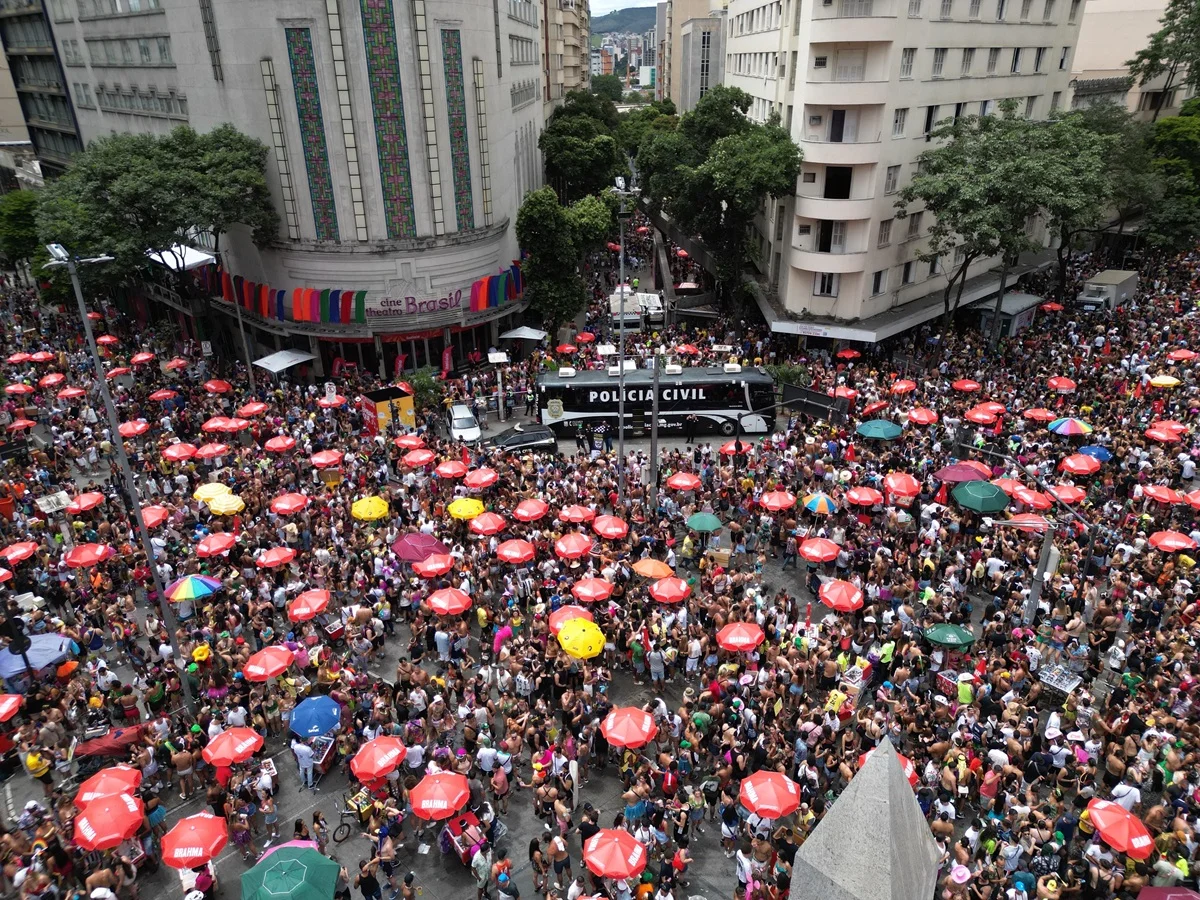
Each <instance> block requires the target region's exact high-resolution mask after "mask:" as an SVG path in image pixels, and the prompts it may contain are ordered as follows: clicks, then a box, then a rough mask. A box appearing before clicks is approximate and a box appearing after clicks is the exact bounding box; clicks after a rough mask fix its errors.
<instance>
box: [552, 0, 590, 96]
mask: <svg viewBox="0 0 1200 900" xmlns="http://www.w3.org/2000/svg"><path fill="white" fill-rule="evenodd" d="M559 2H560V3H561V4H562V8H563V88H564V89H565V90H568V91H578V90H587V88H588V85H589V84H590V83H591V50H592V30H591V16H590V15H589V13H588V0H559Z"/></svg>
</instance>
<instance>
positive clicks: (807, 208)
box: [796, 195, 875, 222]
mask: <svg viewBox="0 0 1200 900" xmlns="http://www.w3.org/2000/svg"><path fill="white" fill-rule="evenodd" d="M874 203H875V198H874V197H863V198H861V199H857V200H827V199H825V198H824V197H805V196H803V195H798V196H797V197H796V215H798V216H803V217H804V218H806V219H829V220H830V221H833V222H844V221H850V220H852V219H869V218H871V215H872V214H873V212H874Z"/></svg>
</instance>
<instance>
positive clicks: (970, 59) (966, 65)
mask: <svg viewBox="0 0 1200 900" xmlns="http://www.w3.org/2000/svg"><path fill="white" fill-rule="evenodd" d="M974 62H975V48H974V47H965V48H964V49H963V55H962V68H961V69H960V70H959V74H960V75H962V76H963V77H964V78H965V77H966V76H967V75H970V74H971V64H972V63H974Z"/></svg>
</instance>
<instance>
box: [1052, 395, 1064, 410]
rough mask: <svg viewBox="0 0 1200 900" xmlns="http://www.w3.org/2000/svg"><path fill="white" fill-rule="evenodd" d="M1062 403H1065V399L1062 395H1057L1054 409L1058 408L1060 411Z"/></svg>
mask: <svg viewBox="0 0 1200 900" xmlns="http://www.w3.org/2000/svg"><path fill="white" fill-rule="evenodd" d="M1064 402H1066V398H1065V397H1063V395H1062V394H1059V395H1058V402H1057V403H1055V404H1054V405H1055V406H1056V407H1058V408H1059V409H1062V408H1063V403H1064Z"/></svg>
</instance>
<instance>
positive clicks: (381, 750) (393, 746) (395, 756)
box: [350, 735, 408, 782]
mask: <svg viewBox="0 0 1200 900" xmlns="http://www.w3.org/2000/svg"><path fill="white" fill-rule="evenodd" d="M407 755H408V748H407V747H406V746H404V741H402V740H400V738H398V737H390V736H386V735H385V736H384V737H377V738H373V739H372V740H369V741H367V742H366V743H365V744H363V745H362V746H361V747H359V748H358V752H357V753H355V754H354V758H353V759H351V760H350V771H351V772H353V773H354V777H355V778H357V779H358V780H359V781H363V782H367V781H375V780H377V779H379V778H385V777H386V776H387V775H389V774H390V773H392V772H394V771H396V766H398V765H400V763H402V762H404V757H405V756H407Z"/></svg>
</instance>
